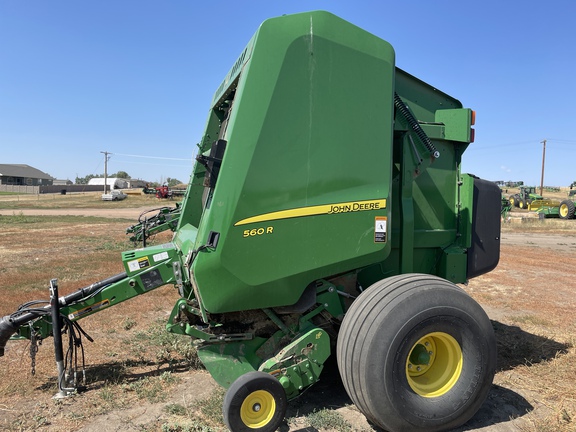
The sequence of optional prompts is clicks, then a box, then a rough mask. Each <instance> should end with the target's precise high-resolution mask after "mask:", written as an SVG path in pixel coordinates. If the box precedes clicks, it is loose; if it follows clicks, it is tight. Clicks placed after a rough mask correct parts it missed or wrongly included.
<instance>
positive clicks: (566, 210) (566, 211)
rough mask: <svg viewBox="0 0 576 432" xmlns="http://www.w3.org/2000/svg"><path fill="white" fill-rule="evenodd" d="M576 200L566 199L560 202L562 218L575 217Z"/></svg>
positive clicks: (560, 215) (559, 214)
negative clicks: (575, 202)
mask: <svg viewBox="0 0 576 432" xmlns="http://www.w3.org/2000/svg"><path fill="white" fill-rule="evenodd" d="M574 213H575V208H574V202H573V201H570V200H564V201H562V202H561V203H560V207H559V208H558V216H559V217H560V219H574Z"/></svg>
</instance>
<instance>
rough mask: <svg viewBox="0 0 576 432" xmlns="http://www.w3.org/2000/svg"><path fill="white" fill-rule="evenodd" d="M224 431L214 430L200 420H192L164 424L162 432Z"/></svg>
mask: <svg viewBox="0 0 576 432" xmlns="http://www.w3.org/2000/svg"><path fill="white" fill-rule="evenodd" d="M221 430H222V429H220V428H213V427H212V426H208V425H206V424H203V423H202V422H200V421H198V420H191V421H188V422H185V423H172V424H169V423H164V424H163V425H162V432H219V431H221Z"/></svg>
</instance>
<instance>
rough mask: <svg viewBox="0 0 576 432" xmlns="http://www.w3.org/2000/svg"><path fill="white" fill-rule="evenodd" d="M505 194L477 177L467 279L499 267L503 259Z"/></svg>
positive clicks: (489, 182) (494, 185) (491, 183)
mask: <svg viewBox="0 0 576 432" xmlns="http://www.w3.org/2000/svg"><path fill="white" fill-rule="evenodd" d="M501 206H502V192H501V191H500V188H499V187H498V186H497V185H496V183H494V182H491V181H487V180H482V179H479V178H474V195H473V207H472V208H473V214H472V246H471V247H470V249H468V270H467V274H466V276H467V277H468V279H470V278H473V277H476V276H480V275H482V274H484V273H488V272H489V271H491V270H493V269H494V268H496V266H497V265H498V261H499V260H500V222H501Z"/></svg>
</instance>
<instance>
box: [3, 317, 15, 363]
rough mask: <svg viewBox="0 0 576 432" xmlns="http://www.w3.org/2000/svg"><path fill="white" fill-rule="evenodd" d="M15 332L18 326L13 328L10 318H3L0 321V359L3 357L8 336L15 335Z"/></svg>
mask: <svg viewBox="0 0 576 432" xmlns="http://www.w3.org/2000/svg"><path fill="white" fill-rule="evenodd" d="M17 330H18V326H15V325H13V324H12V323H11V322H10V316H5V317H4V318H2V319H0V357H2V356H3V355H4V348H5V347H6V342H8V339H10V336H12V335H13V334H14V333H16V331H17Z"/></svg>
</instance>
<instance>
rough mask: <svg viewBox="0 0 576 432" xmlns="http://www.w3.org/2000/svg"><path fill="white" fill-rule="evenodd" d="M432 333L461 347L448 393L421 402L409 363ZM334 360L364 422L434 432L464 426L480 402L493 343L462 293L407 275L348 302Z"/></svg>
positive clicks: (485, 322) (484, 320)
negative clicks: (418, 345)
mask: <svg viewBox="0 0 576 432" xmlns="http://www.w3.org/2000/svg"><path fill="white" fill-rule="evenodd" d="M432 334H442V335H446V334H447V335H449V336H451V337H452V338H453V339H454V342H455V343H457V345H458V344H459V348H460V353H461V360H462V362H461V365H462V368H461V372H460V373H459V375H458V376H457V377H456V378H455V381H454V383H453V384H451V387H448V388H449V390H446V391H445V392H444V393H443V394H441V395H439V396H433V397H424V396H422V395H420V394H418V393H417V392H416V391H415V390H413V388H412V387H411V385H410V384H409V376H408V375H409V374H408V367H410V366H411V365H409V363H408V360H409V358H410V361H411V359H412V357H409V355H410V351H411V350H412V348H413V347H415V346H416V343H417V342H418V341H420V340H421V338H422V337H423V336H425V335H432ZM439 356H440V354H439ZM458 358H460V357H458ZM337 360H338V368H339V370H340V375H341V377H342V381H343V383H344V387H345V388H346V391H347V392H348V395H349V396H350V398H351V399H352V401H353V402H354V403H355V404H356V406H357V407H358V409H359V410H360V411H361V412H363V413H364V415H366V417H367V418H368V419H369V420H371V421H372V422H374V423H376V424H377V425H379V426H380V427H382V428H383V429H385V430H387V431H390V432H400V431H410V432H416V431H421V432H423V431H426V432H433V431H435V432H437V431H443V430H448V429H452V428H455V427H458V426H460V425H462V424H463V423H465V422H466V421H468V420H469V419H470V418H471V417H472V416H473V415H474V414H475V413H476V412H477V411H478V409H479V408H480V406H481V405H482V403H483V402H484V400H485V399H486V397H487V395H488V392H489V390H490V388H491V385H492V380H493V378H494V373H495V370H496V339H495V336H494V331H493V328H492V324H491V322H490V320H489V319H488V317H487V315H486V313H485V312H484V310H483V309H482V308H481V307H480V305H478V303H476V302H475V301H474V300H473V299H472V298H471V297H470V296H469V295H468V294H466V293H465V292H464V291H463V290H462V289H460V288H459V287H457V286H456V285H454V284H452V283H450V282H448V281H446V280H444V279H441V278H438V277H436V276H430V275H421V274H406V275H400V276H394V277H390V278H387V279H384V280H382V281H380V282H378V283H375V284H374V285H372V286H371V287H370V288H368V289H367V290H365V291H364V292H363V293H362V294H361V295H360V296H359V297H358V298H357V299H356V300H355V301H354V303H353V304H352V306H351V307H350V309H349V310H348V312H347V313H346V316H345V317H344V320H343V322H342V326H341V328H340V332H339V335H338V345H337Z"/></svg>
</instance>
